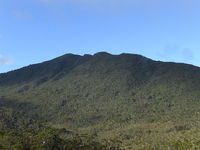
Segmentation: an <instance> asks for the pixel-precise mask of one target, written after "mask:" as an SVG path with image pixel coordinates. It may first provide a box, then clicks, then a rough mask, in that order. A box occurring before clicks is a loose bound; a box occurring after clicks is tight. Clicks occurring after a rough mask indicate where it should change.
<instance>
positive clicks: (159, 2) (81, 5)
mask: <svg viewBox="0 0 200 150" xmlns="http://www.w3.org/2000/svg"><path fill="white" fill-rule="evenodd" d="M99 51H107V52H110V53H113V54H119V53H137V54H142V55H144V56H147V57H150V58H152V59H155V60H162V61H173V62H174V61H175V62H184V63H190V64H194V65H197V66H200V1H199V0H0V72H6V71H9V70H13V69H17V68H20V67H22V66H26V65H29V64H34V63H38V62H42V61H45V60H49V59H52V58H55V57H57V56H60V55H63V54H65V53H75V54H85V53H87V54H94V53H96V52H99Z"/></svg>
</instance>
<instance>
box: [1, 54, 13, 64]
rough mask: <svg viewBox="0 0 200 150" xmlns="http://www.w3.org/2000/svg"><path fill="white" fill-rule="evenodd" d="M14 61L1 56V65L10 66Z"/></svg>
mask: <svg viewBox="0 0 200 150" xmlns="http://www.w3.org/2000/svg"><path fill="white" fill-rule="evenodd" d="M10 64H12V60H11V59H9V58H6V57H4V56H1V55H0V65H10Z"/></svg>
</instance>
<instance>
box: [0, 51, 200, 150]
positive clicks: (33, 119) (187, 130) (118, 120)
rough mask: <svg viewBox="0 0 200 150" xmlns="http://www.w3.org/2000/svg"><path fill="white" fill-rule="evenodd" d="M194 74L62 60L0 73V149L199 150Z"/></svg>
mask: <svg viewBox="0 0 200 150" xmlns="http://www.w3.org/2000/svg"><path fill="white" fill-rule="evenodd" d="M199 91H200V68H198V67H195V66H192V65H188V64H180V63H169V62H160V61H153V60H151V59H148V58H146V57H143V56H140V55H133V54H121V55H111V54H108V53H105V52H100V53H97V54H95V55H84V56H79V55H73V54H66V55H64V56H61V57H58V58H55V59H53V60H50V61H47V62H43V63H40V64H35V65H30V66H27V67H24V68H21V69H18V70H15V71H11V72H8V73H3V74H0V149H2V150H3V149H5V150H6V149H11V150H34V149H38V150H79V149H80V150H120V149H130V150H143V149H147V150H148V149H161V150H164V149H166V150H167V149H172V150H173V149H174V150H176V149H180V150H181V149H191V150H193V149H194V150H195V149H200V132H199V131H200V124H199V123H200V92H199Z"/></svg>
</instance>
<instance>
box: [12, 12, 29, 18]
mask: <svg viewBox="0 0 200 150" xmlns="http://www.w3.org/2000/svg"><path fill="white" fill-rule="evenodd" d="M12 14H13V16H14V17H16V18H18V19H30V18H31V17H32V16H31V14H30V13H29V12H27V11H24V10H14V11H13V12H12Z"/></svg>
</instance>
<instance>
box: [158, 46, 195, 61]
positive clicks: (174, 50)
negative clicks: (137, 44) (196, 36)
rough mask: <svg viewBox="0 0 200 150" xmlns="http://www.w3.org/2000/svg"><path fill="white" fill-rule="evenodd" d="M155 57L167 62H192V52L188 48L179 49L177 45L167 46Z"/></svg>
mask: <svg viewBox="0 0 200 150" xmlns="http://www.w3.org/2000/svg"><path fill="white" fill-rule="evenodd" d="M157 56H158V57H159V58H161V59H164V60H167V61H175V62H177V61H182V62H189V63H191V62H193V61H194V52H193V50H192V49H190V48H181V47H180V46H178V45H167V46H166V47H165V48H164V49H163V51H158V52H157Z"/></svg>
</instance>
